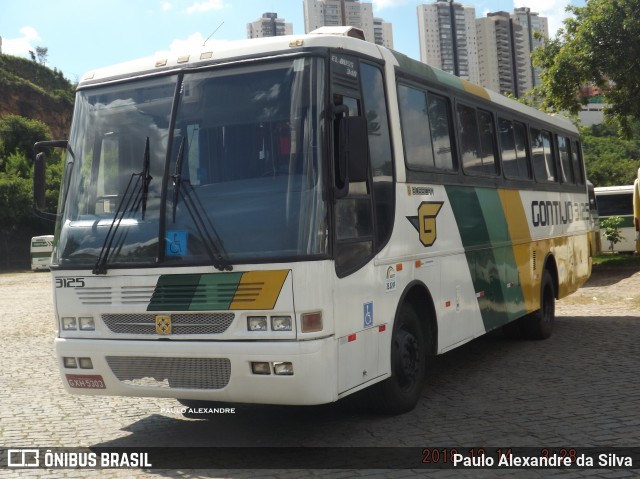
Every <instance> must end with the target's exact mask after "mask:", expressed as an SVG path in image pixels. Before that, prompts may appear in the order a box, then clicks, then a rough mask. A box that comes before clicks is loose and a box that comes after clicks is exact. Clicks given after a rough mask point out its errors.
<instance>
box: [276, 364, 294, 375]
mask: <svg viewBox="0 0 640 479" xmlns="http://www.w3.org/2000/svg"><path fill="white" fill-rule="evenodd" d="M273 372H274V373H275V374H277V375H279V376H293V364H291V363H273Z"/></svg>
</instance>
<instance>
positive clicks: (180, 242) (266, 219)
mask: <svg viewBox="0 0 640 479" xmlns="http://www.w3.org/2000/svg"><path fill="white" fill-rule="evenodd" d="M354 34H356V35H357V34H358V32H357V31H356V30H354V29H352V28H349V27H345V28H333V29H331V28H329V29H326V28H325V29H320V30H317V31H316V32H314V33H312V34H308V35H295V36H290V37H273V38H264V39H258V40H246V41H238V42H231V43H229V44H228V45H226V46H224V47H220V46H216V48H215V49H213V48H208V47H206V46H205V47H204V48H203V49H202V50H201V51H194V52H190V53H189V54H185V55H183V56H177V57H166V58H152V59H143V60H140V61H136V62H132V63H127V64H123V65H118V66H115V67H111V68H105V69H101V70H96V71H93V72H90V73H89V74H87V75H85V76H84V77H83V78H82V80H81V81H80V83H79V85H78V91H77V96H76V104H75V113H74V119H73V125H72V129H71V134H70V139H69V141H68V143H66V142H54V143H52V142H46V143H42V144H39V145H37V148H38V149H44V148H46V147H49V146H63V147H65V148H66V168H65V172H64V180H63V185H64V186H63V188H62V191H61V194H60V202H59V209H58V212H57V213H58V219H57V235H56V238H57V243H56V245H55V247H54V254H53V263H52V266H51V268H52V270H53V274H52V276H53V282H54V294H55V305H56V306H55V314H56V318H57V324H58V334H57V339H56V354H57V357H58V364H59V367H60V371H61V373H62V374H61V375H62V381H63V382H64V385H65V387H66V389H67V390H68V391H69V392H71V393H77V394H106V395H127V396H159V397H173V398H177V399H179V400H181V401H183V402H184V403H186V404H190V403H192V402H193V401H222V402H234V403H265V404H291V405H294V404H297V405H310V404H321V403H327V402H332V401H336V400H338V399H340V398H342V397H344V396H347V395H350V394H352V393H355V392H357V391H360V390H365V389H366V391H363V395H366V396H368V398H369V399H370V401H371V404H372V407H374V408H375V409H377V410H380V411H385V412H388V413H401V412H405V411H408V410H410V409H412V408H413V407H414V406H415V404H416V403H417V402H418V400H419V399H420V397H421V388H422V384H423V377H424V374H425V370H426V368H427V367H428V364H429V363H428V358H429V357H430V356H433V355H436V354H440V353H444V352H446V351H449V350H451V349H453V348H456V347H457V346H459V345H461V344H464V343H466V342H468V341H470V340H472V339H473V338H476V337H478V336H481V335H483V334H485V333H486V332H487V331H491V330H494V329H496V328H500V327H503V326H505V329H506V330H507V331H508V332H509V334H512V333H518V334H520V333H522V334H523V335H525V336H527V337H530V338H545V337H548V336H549V335H550V334H551V328H552V325H553V320H554V311H555V310H554V304H555V303H554V301H555V300H556V299H557V298H562V297H564V296H566V295H568V294H570V293H571V292H573V291H575V290H576V289H578V288H579V287H580V285H581V284H582V283H583V282H584V281H585V280H586V279H587V278H588V276H589V274H590V271H591V256H590V251H589V239H588V233H589V202H588V198H587V187H586V182H585V176H584V167H583V162H582V156H581V155H582V154H581V149H580V139H579V136H578V131H577V129H576V128H575V127H574V126H573V125H572V124H571V123H570V122H569V121H567V120H564V119H562V118H560V117H551V116H547V115H545V114H543V113H540V112H538V111H536V110H534V109H531V108H528V107H526V106H523V105H522V104H520V103H517V102H514V101H511V100H509V99H507V98H505V97H502V96H500V95H498V94H496V93H493V92H490V91H488V90H485V89H484V88H481V87H478V86H475V85H472V84H470V83H468V82H466V81H463V80H460V79H459V78H457V77H454V76H451V75H448V74H445V73H443V72H442V71H439V70H436V69H434V68H432V67H429V66H427V65H425V64H422V63H419V62H417V61H414V60H411V59H409V58H408V57H406V56H404V55H402V54H399V53H397V52H393V51H390V50H387V49H385V48H383V47H379V46H377V45H375V44H373V43H369V42H365V41H362V40H360V39H358V38H354V37H353V36H352V35H354ZM41 160H42V158H41ZM43 165H44V162H43V161H37V162H36V169H35V174H36V178H39V177H40V176H39V175H41V174H42V171H43ZM36 183H41V181H36ZM42 190H43V189H42V187H41V186H40V187H38V188H36V189H35V191H36V203H37V204H41V203H42V202H41V199H40V197H41V192H42Z"/></svg>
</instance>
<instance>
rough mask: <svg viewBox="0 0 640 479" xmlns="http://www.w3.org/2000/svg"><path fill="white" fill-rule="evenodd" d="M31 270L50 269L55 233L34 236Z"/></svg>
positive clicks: (31, 249) (32, 239) (32, 240)
mask: <svg viewBox="0 0 640 479" xmlns="http://www.w3.org/2000/svg"><path fill="white" fill-rule="evenodd" d="M30 251H31V270H32V271H43V270H48V269H49V263H50V262H51V252H52V251H53V235H44V236H34V237H33V238H31V248H30Z"/></svg>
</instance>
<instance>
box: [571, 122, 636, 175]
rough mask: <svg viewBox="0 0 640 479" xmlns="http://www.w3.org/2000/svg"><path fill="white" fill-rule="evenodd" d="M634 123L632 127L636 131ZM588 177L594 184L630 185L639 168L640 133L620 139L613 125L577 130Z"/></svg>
mask: <svg viewBox="0 0 640 479" xmlns="http://www.w3.org/2000/svg"><path fill="white" fill-rule="evenodd" d="M637 128H638V125H637V123H636V125H635V128H634V129H636V130H637ZM580 133H581V136H582V145H583V149H584V162H585V166H586V168H587V177H588V178H589V180H590V181H591V182H592V183H593V185H594V186H616V185H630V184H633V180H634V179H635V178H636V176H637V171H638V168H640V135H639V134H638V133H634V135H633V138H632V139H621V138H619V137H618V135H617V134H616V132H615V129H614V128H611V126H607V125H593V126H590V127H582V128H581V129H580Z"/></svg>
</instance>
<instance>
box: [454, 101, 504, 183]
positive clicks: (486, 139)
mask: <svg viewBox="0 0 640 479" xmlns="http://www.w3.org/2000/svg"><path fill="white" fill-rule="evenodd" d="M456 111H457V116H458V131H459V132H460V147H461V154H462V166H463V168H464V170H465V172H466V173H471V174H476V175H484V176H494V175H495V174H496V172H497V163H496V156H495V155H496V153H495V141H494V136H495V135H494V128H493V117H492V115H491V113H489V112H487V111H483V110H477V111H476V109H475V108H472V107H469V106H466V105H462V104H458V105H457V108H456Z"/></svg>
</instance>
